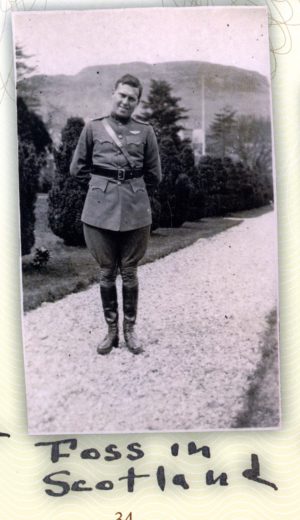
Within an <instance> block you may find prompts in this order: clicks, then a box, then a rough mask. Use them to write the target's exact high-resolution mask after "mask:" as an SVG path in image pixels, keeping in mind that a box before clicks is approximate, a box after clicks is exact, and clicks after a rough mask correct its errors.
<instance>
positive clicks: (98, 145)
mask: <svg viewBox="0 0 300 520" xmlns="http://www.w3.org/2000/svg"><path fill="white" fill-rule="evenodd" d="M103 119H104V118H99V119H94V120H92V121H90V122H89V123H87V125H86V126H85V128H84V130H83V131H82V133H81V136H80V138H79V141H78V145H77V148H76V151H75V153H74V157H73V160H72V163H71V168H70V171H71V175H75V176H77V177H79V178H80V177H81V176H82V175H86V173H88V172H90V173H91V174H92V176H91V180H90V183H89V191H88V194H87V197H86V200H85V204H84V208H83V212H82V221H83V222H84V223H85V224H89V225H90V226H95V227H97V228H102V229H110V230H112V231H129V230H132V229H138V228H141V227H143V226H149V225H150V224H151V222H152V220H151V208H150V203H149V198H148V194H147V190H146V186H145V181H144V177H145V179H146V181H147V185H150V186H153V187H156V185H157V184H158V182H160V180H161V169H160V161H159V154H158V147H157V142H156V137H155V134H154V131H153V128H152V127H151V126H150V125H148V124H146V123H142V122H139V121H136V120H135V119H133V118H131V119H130V120H129V121H128V122H127V123H126V124H124V123H122V122H121V121H119V120H117V119H115V118H113V117H112V116H109V117H108V118H106V119H107V120H108V122H109V124H110V126H111V127H112V128H113V130H114V131H115V133H116V135H117V137H118V139H119V140H120V141H121V142H122V144H123V143H124V144H123V146H124V147H125V148H126V150H127V152H128V154H129V155H130V157H131V158H132V161H133V163H134V169H133V175H132V177H131V178H128V179H127V180H126V181H125V182H124V180H122V177H124V176H125V175H126V173H127V174H129V172H130V171H131V167H130V165H129V164H128V161H127V159H126V157H125V156H124V155H123V153H122V152H121V150H120V149H119V148H118V146H117V145H116V143H115V142H114V141H113V139H112V138H111V137H110V136H109V135H108V133H107V131H106V129H105V128H104V126H103ZM110 171H113V172H115V178H109V177H107V175H109V173H110ZM98 172H99V174H98ZM118 172H119V173H118Z"/></svg>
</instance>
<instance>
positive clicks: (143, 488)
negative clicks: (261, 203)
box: [0, 0, 300, 520]
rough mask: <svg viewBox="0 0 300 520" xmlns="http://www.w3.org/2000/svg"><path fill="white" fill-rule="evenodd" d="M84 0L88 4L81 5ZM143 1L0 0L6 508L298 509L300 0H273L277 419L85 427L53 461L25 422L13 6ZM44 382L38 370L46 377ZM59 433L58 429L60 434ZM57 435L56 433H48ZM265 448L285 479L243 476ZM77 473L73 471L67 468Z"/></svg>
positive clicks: (101, 516) (9, 511)
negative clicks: (51, 480) (92, 454)
mask: <svg viewBox="0 0 300 520" xmlns="http://www.w3.org/2000/svg"><path fill="white" fill-rule="evenodd" d="M162 3H163V5H165V6H174V5H175V0H168V1H166V2H161V1H159V0H157V1H156V2H155V1H152V2H146V1H145V0H143V2H142V4H143V6H161V5H162ZM197 3H198V4H199V5H203V6H204V5H220V4H222V5H231V4H232V5H252V6H253V5H262V3H261V2H258V1H256V2H253V1H251V2H250V1H249V2H247V1H246V0H245V1H244V2H237V1H233V0H232V2H230V1H228V2H217V1H215V2H214V1H210V2H209V1H207V2H206V1H203V2H201V1H198V2H193V1H190V2H183V1H177V2H176V5H178V6H179V5H180V6H182V5H195V4H197ZM83 4H84V5H83ZM140 4H141V2H129V0H127V2H113V1H112V0H110V1H107V2H104V1H98V2H96V1H95V0H94V2H89V1H87V2H83V1H81V2H79V1H78V2H76V1H75V0H72V1H66V0H64V1H57V2H54V1H50V0H48V1H46V0H44V1H42V0H40V1H38V0H36V1H33V0H30V1H26V0H24V1H23V2H18V1H15V2H14V1H8V0H3V1H2V4H1V25H0V27H1V30H0V52H1V58H0V60H1V61H0V63H1V65H0V67H1V68H0V74H1V76H0V101H1V103H0V123H1V124H0V158H1V175H0V233H1V249H0V262H1V263H0V289H1V313H0V320H1V321H0V341H1V344H0V348H1V361H0V395H1V401H0V431H2V432H9V433H10V434H11V438H10V439H6V438H0V520H21V519H22V520H35V519H37V520H47V519H51V520H60V519H61V520H110V519H115V518H117V517H116V515H115V513H116V512H117V511H122V512H123V513H124V517H123V518H124V519H125V518H126V515H127V514H128V513H129V511H132V514H133V520H150V519H151V520H186V519H189V520H198V519H207V518H210V520H248V519H249V520H277V519H290V520H296V519H297V518H299V517H300V442H299V440H300V383H299V379H300V378H299V372H300V349H299V346H300V325H299V309H300V262H299V258H300V193H299V191H300V189H299V171H300V154H299V151H300V131H299V126H300V125H299V121H300V95H299V94H300V93H299V75H300V70H299V60H300V2H298V1H297V0H294V1H285V0H281V1H280V2H279V1H275V0H268V1H266V4H267V6H268V8H269V11H270V41H271V48H272V55H271V59H272V69H273V80H272V89H273V105H274V107H273V110H274V130H275V147H276V161H277V188H278V210H279V257H280V314H281V316H280V317H281V381H282V429H281V431H260V432H242V431H240V432H222V433H220V432H219V433H205V434H195V433H193V434H192V433H191V434H147V435H128V436H122V435H117V436H103V437H102V436H80V437H79V438H78V441H79V449H78V450H77V451H75V452H73V453H72V455H71V457H70V459H61V461H60V462H58V463H57V464H52V463H51V462H50V459H49V451H48V450H47V449H46V448H35V447H34V442H38V441H41V440H44V441H45V440H47V438H41V437H29V436H28V435H27V433H26V403H25V388H24V374H23V360H22V355H23V354H22V345H21V319H20V316H21V309H20V303H19V301H20V288H19V279H20V277H19V260H18V255H19V237H18V231H17V230H18V201H17V189H18V175H17V144H16V139H15V136H16V123H15V121H16V113H15V102H14V84H13V58H12V37H11V20H10V11H11V10H24V9H25V10H30V9H35V10H44V9H62V8H64V9H73V8H83V6H84V8H97V7H99V8H100V7H124V6H135V7H137V6H139V5H140ZM41 384H42V382H41ZM59 438H61V437H59ZM49 440H50V439H49ZM192 440H194V441H195V442H197V444H199V445H201V444H206V445H209V446H210V447H211V451H212V457H211V459H210V460H209V459H203V458H202V457H201V456H200V455H193V456H187V455H186V453H187V451H186V446H187V443H188V442H189V441H192ZM134 441H139V442H140V443H141V444H142V446H143V449H144V451H145V453H146V455H145V457H144V458H143V459H141V460H140V461H139V462H138V463H135V464H134V466H135V467H136V470H137V472H138V473H150V474H151V475H152V477H151V478H150V479H144V480H140V481H138V482H137V484H136V489H137V491H136V492H134V493H133V494H129V493H127V491H126V486H125V483H124V482H121V483H120V482H118V478H119V477H121V476H124V475H126V473H127V470H128V468H129V467H130V465H131V463H130V461H128V460H127V459H126V454H127V452H126V445H127V444H128V443H129V442H134ZM173 442H178V443H180V445H181V451H180V453H179V456H178V457H177V458H174V457H172V456H171V455H170V446H171V444H172V443H173ZM110 443H115V444H117V445H118V447H119V448H120V451H122V454H123V457H122V458H121V459H120V460H119V461H116V462H111V463H105V462H104V461H103V458H101V459H100V460H98V461H82V460H81V459H80V457H79V451H81V450H82V449H84V448H88V447H91V446H93V447H95V448H98V449H99V450H100V451H102V452H103V451H104V447H105V446H106V445H108V444H110ZM251 453H257V454H258V455H259V458H260V463H261V476H262V478H265V479H267V480H269V481H272V482H275V483H276V484H277V486H278V488H279V490H278V491H274V490H273V489H271V488H270V487H266V486H264V485H262V484H258V483H255V482H249V481H248V480H246V479H245V478H243V477H242V476H241V473H242V471H243V470H244V469H246V468H247V467H249V461H250V454H251ZM161 464H162V465H164V466H165V468H166V474H167V486H166V491H165V492H164V493H162V492H161V491H160V490H159V488H158V486H157V484H156V480H155V472H156V468H157V466H158V465H161ZM62 469H66V470H69V471H70V472H71V475H72V478H73V480H76V479H86V480H87V481H88V483H89V484H91V485H95V483H96V482H97V481H99V480H103V479H111V480H113V481H114V483H115V484H116V485H115V489H114V490H113V491H111V492H107V493H104V492H101V491H95V490H94V491H92V492H90V493H69V494H68V495H67V496H65V497H63V498H51V497H48V496H47V495H46V494H45V492H44V488H45V487H46V486H45V485H44V484H43V482H42V479H43V477H44V476H45V475H47V474H49V473H52V472H54V471H59V470H62ZM208 469H213V470H215V472H216V474H219V473H220V472H222V471H225V472H227V473H228V476H229V486H228V487H219V486H212V487H207V486H205V484H204V475H205V472H206V471H207V470H208ZM175 473H184V474H185V476H186V479H187V481H188V483H189V485H190V489H189V490H187V491H184V490H182V489H181V488H178V487H175V486H174V485H173V484H172V483H171V480H172V477H173V475H174V474H175ZM71 480H72V479H71Z"/></svg>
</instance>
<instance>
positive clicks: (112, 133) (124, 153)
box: [102, 119, 134, 169]
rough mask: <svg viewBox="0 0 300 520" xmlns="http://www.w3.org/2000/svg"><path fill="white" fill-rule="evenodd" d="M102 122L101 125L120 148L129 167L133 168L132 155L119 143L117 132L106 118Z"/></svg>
mask: <svg viewBox="0 0 300 520" xmlns="http://www.w3.org/2000/svg"><path fill="white" fill-rule="evenodd" d="M102 123H103V126H104V128H105V130H106V131H107V133H108V135H109V136H110V137H111V138H112V140H113V141H114V143H115V144H116V145H117V147H118V148H119V149H120V150H121V152H122V154H123V155H124V157H125V158H126V159H127V161H128V163H129V165H130V167H131V168H132V169H133V168H134V162H133V160H132V157H130V155H129V153H128V151H127V150H126V148H124V146H123V143H121V141H120V139H119V138H118V136H117V134H116V133H115V131H114V129H113V128H112V127H111V126H110V124H109V123H108V121H107V120H106V119H104V120H103V121H102Z"/></svg>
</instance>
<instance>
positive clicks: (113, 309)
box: [97, 285, 119, 354]
mask: <svg viewBox="0 0 300 520" xmlns="http://www.w3.org/2000/svg"><path fill="white" fill-rule="evenodd" d="M100 294H101V299H102V305H103V311H104V317H105V321H106V323H107V325H108V331H107V334H106V336H105V338H104V339H103V341H102V343H101V344H100V345H99V347H97V352H98V354H109V352H111V350H112V349H113V348H114V347H118V346H119V325H118V300H117V289H116V286H115V285H113V286H110V287H107V286H100Z"/></svg>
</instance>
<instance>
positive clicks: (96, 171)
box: [92, 164, 144, 182]
mask: <svg viewBox="0 0 300 520" xmlns="http://www.w3.org/2000/svg"><path fill="white" fill-rule="evenodd" d="M143 173H144V172H143V170H142V169H137V170H129V169H126V168H118V169H116V170H112V169H110V168H102V167H101V166H97V165H96V164H94V165H93V168H92V174H93V175H102V176H103V177H108V178H109V179H115V180H117V181H123V182H124V181H127V180H128V179H134V178H136V177H142V176H143Z"/></svg>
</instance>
